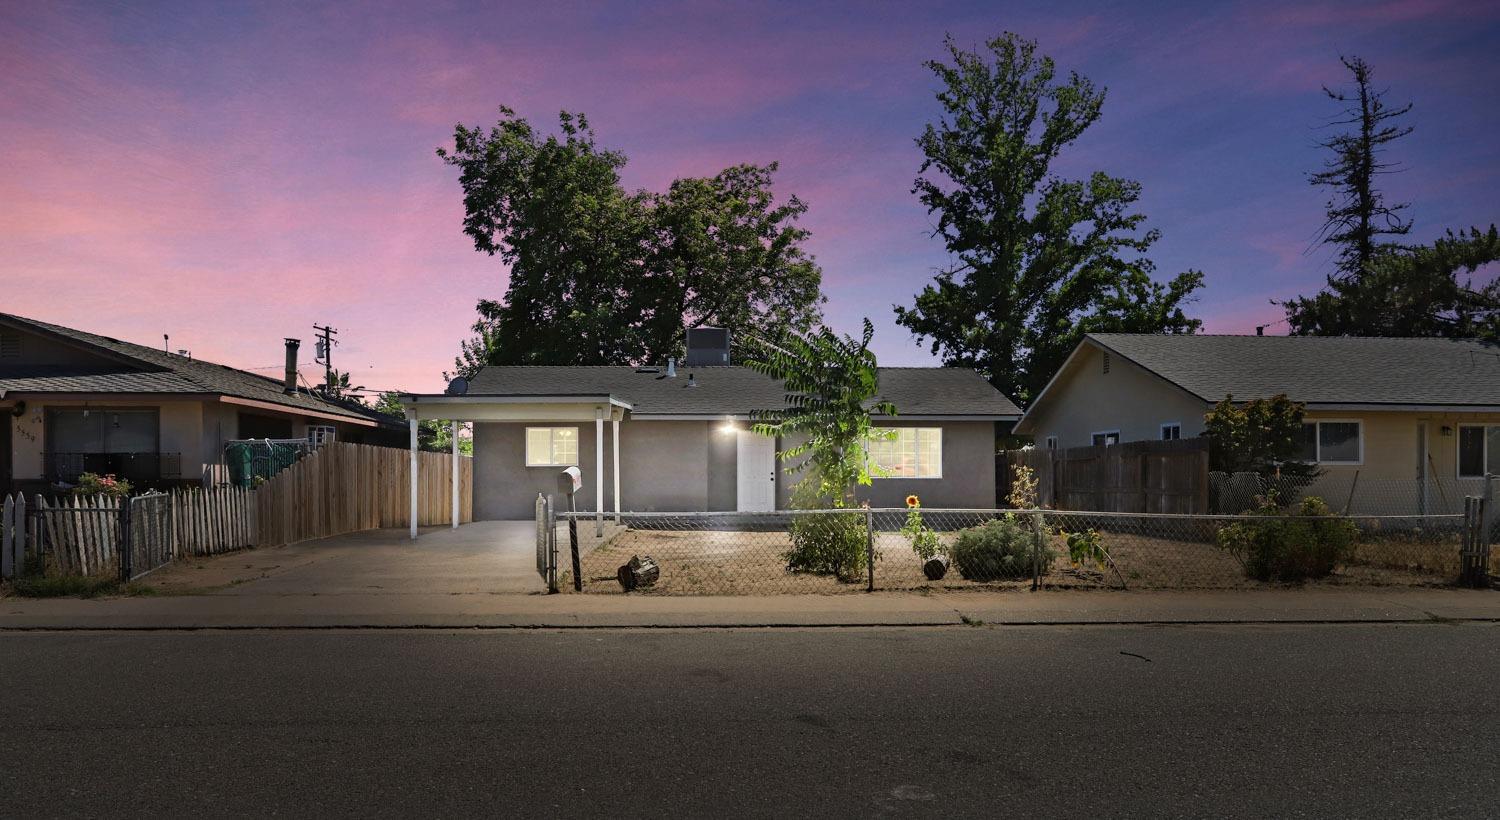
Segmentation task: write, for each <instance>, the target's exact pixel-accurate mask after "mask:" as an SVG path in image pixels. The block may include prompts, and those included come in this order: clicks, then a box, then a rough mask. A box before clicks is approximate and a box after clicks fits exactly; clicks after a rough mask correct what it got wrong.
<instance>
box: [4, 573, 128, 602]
mask: <svg viewBox="0 0 1500 820" xmlns="http://www.w3.org/2000/svg"><path fill="white" fill-rule="evenodd" d="M119 588H120V580H119V579H118V578H111V577H107V576H85V575H54V576H50V577H49V576H37V577H32V578H17V579H16V580H15V583H14V584H13V585H12V586H11V590H12V591H13V592H14V593H15V594H16V595H17V596H19V597H21V598H96V597H98V596H100V595H110V594H112V593H114V592H116V591H118V590H119Z"/></svg>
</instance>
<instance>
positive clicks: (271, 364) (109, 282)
mask: <svg viewBox="0 0 1500 820" xmlns="http://www.w3.org/2000/svg"><path fill="white" fill-rule="evenodd" d="M1145 6H1146V4H1140V3H1127V2H1119V3H1107V2H1092V3H1066V2H1057V1H1056V0H1051V1H1050V2H1044V3H1003V4H1002V3H946V4H943V3H910V2H899V3H889V4H847V5H832V4H828V5H808V4H803V3H788V4H775V5H770V4H768V5H763V6H758V7H754V8H752V7H750V5H749V4H745V5H743V6H741V5H729V4H724V5H717V4H706V3H673V4H665V3H664V4H654V5H648V4H639V5H638V4H616V5H602V4H597V5H596V4H568V3H536V2H531V3H521V4H514V5H513V6H510V7H509V8H501V7H499V5H498V4H475V5H472V6H470V5H466V4H452V3H424V4H420V8H419V4H399V3H398V4H392V5H391V6H390V7H389V8H387V9H385V10H375V9H373V8H372V6H371V4H358V5H354V4H351V5H346V6H329V7H324V8H322V9H310V8H305V7H304V8H297V9H293V8H291V7H290V5H289V4H253V5H244V4H234V5H232V6H231V4H227V3H222V4H221V3H200V4H183V5H177V4H134V3H131V4H121V3H107V2H95V3H89V4H84V5H79V6H76V7H68V6H65V5H63V4H59V3H19V2H10V3H5V4H4V5H3V6H0V275H3V283H4V290H3V294H4V295H3V297H0V310H3V311H6V312H14V313H19V314H22V315H27V316H31V317H34V318H39V319H43V320H48V321H54V322H58V323H62V324H66V325H70V326H74V327H79V328H83V329H86V330H92V331H95V332H100V333H106V334H109V335H113V336H117V337H120V338H124V339H128V340H131V341H136V342H140V343H144V344H159V343H160V341H161V334H162V333H164V332H166V333H171V334H172V342H173V347H187V348H190V349H192V351H193V352H194V354H195V355H197V356H200V357H203V358H209V359H214V360H217V361H222V362H224V363H226V364H233V365H237V366H242V367H251V368H255V367H261V368H265V370H264V372H267V373H273V374H274V371H275V368H276V366H277V362H278V361H279V360H280V347H281V338H282V337H283V336H298V337H301V338H303V339H304V340H307V341H309V342H310V340H311V328H310V326H311V325H312V324H313V323H314V322H320V323H321V322H331V323H332V324H333V325H334V326H335V327H337V328H339V329H340V330H341V331H342V335H341V337H340V338H341V340H342V341H343V344H342V346H341V347H340V348H338V350H337V354H336V355H337V357H338V359H337V364H339V366H340V367H341V368H345V369H349V370H351V371H352V372H353V376H354V379H355V381H356V382H357V383H363V384H365V385H368V386H370V387H378V388H396V387H399V388H404V389H417V390H427V389H436V388H438V387H439V386H440V380H439V373H440V371H442V370H444V369H446V368H448V367H449V366H450V364H451V361H452V357H453V354H454V352H456V349H457V345H458V341H459V339H460V338H462V337H463V336H464V335H465V334H466V330H467V326H468V325H469V323H470V322H471V321H472V317H473V305H474V302H475V300H476V299H478V298H480V297H499V296H501V295H502V294H503V293H504V291H505V270H504V269H503V268H502V267H501V266H500V264H499V263H498V262H497V261H496V260H494V259H491V258H489V257H486V256H483V255H482V254H479V253H476V252H475V251H474V250H473V249H472V245H471V243H470V241H469V240H468V239H467V238H466V237H464V236H463V235H462V234H461V233H460V219H461V217H462V205H461V202H460V193H459V189H458V185H457V182H456V181H455V177H454V174H453V172H452V170H451V169H448V168H446V167H444V166H443V165H442V163H441V162H440V161H439V160H438V159H437V157H436V156H435V155H434V153H433V149H434V148H435V147H436V146H437V145H439V144H443V143H445V142H447V141H448V140H449V138H450V136H451V133H452V128H453V124H454V123H455V122H456V121H463V122H465V123H469V124H478V123H483V124H486V125H487V124H489V123H491V122H493V121H494V118H495V113H494V112H495V106H496V105H498V104H500V103H505V104H508V105H510V106H512V107H513V108H515V109H517V110H518V111H519V112H520V113H521V114H522V115H523V116H527V117H529V118H531V119H532V120H533V121H534V122H537V123H538V124H541V125H544V126H547V127H551V125H552V124H553V123H554V122H555V117H556V112H557V110H558V109H560V108H567V109H570V110H575V111H583V112H585V113H587V114H588V115H589V117H590V118H591V120H592V121H593V123H594V127H595V129H596V131H597V132H598V134H599V138H600V141H601V142H602V143H603V144H605V145H607V146H610V147H615V148H619V149H621V150H623V151H625V153H626V154H627V155H629V157H630V158H631V163H630V165H629V166H628V167H627V168H626V170H625V181H626V184H627V185H628V186H630V187H648V188H653V189H660V188H663V187H664V186H665V185H666V184H667V183H668V182H669V181H670V180H671V179H672V178H673V177H676V176H687V175H710V174H713V173H714V172H716V171H717V170H719V169H720V168H722V167H723V166H726V165H729V164H733V163H736V162H761V163H764V162H770V161H772V160H777V161H780V163H781V168H782V171H781V174H780V176H779V178H778V188H779V190H780V192H781V193H782V194H783V195H785V194H790V193H796V194H797V195H798V196H800V197H802V198H803V199H804V200H806V201H807V202H808V203H809V204H810V205H811V210H810V212H809V213H808V215H807V217H806V220H805V224H806V226H807V227H808V228H809V229H810V230H811V231H812V240H811V243H810V247H811V249H812V251H813V252H814V254H815V255H816V256H817V258H818V261H819V263H820V264H821V265H822V267H823V273H824V290H825V292H826V293H827V295H828V300H829V302H828V305H827V309H826V312H827V318H828V320H829V322H830V323H831V324H832V325H833V326H835V327H837V328H839V329H841V330H845V331H853V330H855V329H857V327H858V322H859V319H860V317H862V316H869V317H870V318H871V319H872V320H874V321H875V323H876V327H877V331H876V349H877V352H878V353H879V355H880V359H881V361H882V362H883V363H886V364H921V363H927V362H929V361H931V357H930V356H929V354H928V353H927V351H926V350H925V349H924V348H922V347H919V346H918V345H917V344H916V343H915V342H914V340H913V339H912V337H911V336H910V335H909V334H908V333H907V332H906V331H905V330H904V329H902V328H899V327H897V326H896V325H895V324H894V322H893V321H892V314H891V307H890V306H891V304H892V303H897V302H900V303H908V302H909V301H910V299H911V297H912V295H913V294H914V293H915V292H917V291H918V290H919V289H920V288H921V286H922V285H923V284H924V283H925V282H927V281H928V280H929V278H930V275H931V271H932V270H933V269H934V268H936V267H939V266H941V265H943V264H944V263H945V261H946V255H945V253H944V251H943V249H942V247H941V244H940V243H939V242H938V241H937V240H934V239H931V238H929V237H928V235H927V234H928V231H929V229H930V220H929V219H928V217H927V215H926V214H925V213H924V211H923V209H922V207H921V206H920V204H919V203H917V201H916V199H915V197H913V196H912V195H911V194H910V187H911V181H912V178H913V177H914V175H915V173H916V171H917V167H918V165H919V163H920V157H919V154H918V152H917V150H916V148H915V146H914V144H913V138H914V137H915V136H916V135H917V134H918V133H919V132H920V131H921V128H922V126H923V124H924V123H925V122H927V121H928V120H929V119H931V118H933V117H935V116H936V115H937V113H938V112H937V107H936V102H935V101H934V99H933V96H932V94H933V81H932V79H931V76H930V74H929V73H928V72H927V71H926V69H924V68H923V67H922V65H921V62H922V61H923V60H924V59H927V58H930V57H936V56H939V54H940V50H941V41H942V37H943V34H944V33H945V32H951V33H953V34H954V36H955V37H957V38H958V40H959V41H960V42H961V43H965V44H974V45H977V44H979V43H980V42H982V41H983V40H984V39H986V38H988V37H990V36H993V35H995V34H998V33H999V32H1001V31H1004V30H1007V29H1008V30H1013V31H1016V32H1019V33H1021V34H1023V35H1025V36H1028V37H1033V38H1036V39H1038V40H1040V42H1041V48H1042V50H1043V51H1044V52H1046V53H1048V54H1051V55H1052V56H1053V57H1055V58H1056V59H1057V60H1058V62H1059V64H1060V66H1062V67H1063V68H1064V69H1076V70H1078V71H1079V72H1081V73H1083V74H1086V75H1087V76H1089V77H1090V78H1092V79H1093V80H1094V81H1095V82H1096V83H1097V84H1099V85H1103V86H1107V87H1108V89H1109V97H1108V100H1107V102H1106V104H1105V109H1104V116H1103V118H1102V120H1101V121H1100V123H1099V124H1098V125H1096V126H1095V128H1094V129H1093V130H1091V131H1090V132H1089V133H1088V134H1087V135H1086V136H1085V137H1084V139H1083V140H1081V141H1080V143H1079V144H1078V145H1077V147H1076V148H1075V149H1074V150H1073V151H1072V152H1071V153H1070V154H1069V155H1068V156H1067V157H1066V158H1065V161H1064V163H1063V167H1062V168H1061V169H1060V170H1061V171H1063V172H1064V173H1068V174H1083V173H1087V172H1089V171H1092V170H1095V169H1098V170H1104V171H1107V172H1109V173H1111V174H1116V175H1121V176H1127V177H1132V178H1135V179H1137V180H1139V181H1141V183H1142V184H1143V185H1144V187H1145V195H1144V198H1143V203H1142V210H1143V211H1144V212H1145V213H1146V214H1148V215H1149V217H1150V220H1151V221H1150V224H1151V225H1153V226H1155V227H1157V228H1160V229H1161V231H1162V234H1163V236H1162V240H1161V242H1160V243H1159V244H1158V245H1157V248H1156V251H1155V254H1154V258H1155V259H1156V261H1157V262H1158V265H1159V272H1160V273H1161V274H1163V275H1171V274H1173V273H1176V272H1177V271H1180V270H1182V269H1185V268H1188V267H1197V268H1201V269H1203V270H1204V271H1205V272H1206V273H1207V280H1208V284H1207V287H1206V289H1205V290H1204V291H1203V292H1202V295H1201V298H1200V300H1199V301H1198V303H1197V304H1195V305H1194V306H1193V312H1194V313H1195V314H1196V315H1198V316H1200V317H1202V318H1204V319H1205V320H1206V322H1207V329H1208V330H1210V331H1214V332H1224V333H1246V332H1253V327H1254V326H1255V325H1256V324H1260V323H1265V322H1271V321H1275V320H1277V319H1279V318H1280V316H1281V312H1280V310H1279V309H1278V308H1276V307H1274V306H1271V305H1269V304H1268V303H1267V300H1269V299H1272V298H1282V297H1288V296H1292V295H1296V294H1298V293H1303V292H1310V291H1312V290H1314V289H1315V288H1316V287H1317V286H1318V284H1319V283H1321V281H1322V279H1323V276H1324V275H1325V274H1326V273H1327V271H1328V270H1329V254H1328V253H1327V252H1325V251H1315V252H1312V253H1308V252H1306V251H1307V248H1308V243H1309V239H1310V238H1311V236H1312V235H1313V233H1314V231H1315V230H1316V229H1317V227H1318V224H1319V221H1320V213H1321V207H1322V201H1323V194H1322V193H1321V192H1319V191H1316V190H1314V189H1312V188H1310V187H1309V186H1308V185H1307V184H1306V182H1305V174H1306V172H1308V171H1310V170H1312V169H1314V168H1316V167H1317V165H1318V163H1319V162H1320V161H1321V160H1322V156H1321V154H1320V153H1319V152H1318V151H1317V150H1316V149H1315V148H1314V142H1315V141H1316V140H1317V139H1318V137H1319V133H1320V132H1319V130H1318V129H1317V125H1318V124H1319V123H1320V122H1321V121H1323V120H1324V119H1325V118H1326V117H1327V116H1328V115H1330V114H1331V113H1333V109H1332V108H1331V104H1330V103H1329V102H1328V101H1327V100H1325V99H1324V98H1323V97H1322V93H1321V92H1320V91H1319V86H1320V85H1322V84H1325V83H1332V84H1340V83H1343V82H1344V80H1345V76H1344V74H1343V71H1342V68H1341V67H1340V66H1339V64H1338V60H1337V58H1338V55H1339V54H1340V53H1348V54H1359V55H1361V56H1363V57H1365V58H1366V59H1367V60H1368V61H1370V62H1371V63H1372V64H1373V65H1374V66H1375V69H1376V72H1377V79H1378V80H1380V81H1381V82H1382V83H1389V84H1390V85H1391V86H1393V93H1392V99H1393V100H1395V101H1398V102H1401V101H1407V100H1410V101H1412V102H1414V103H1415V104H1416V109H1415V111H1414V112H1413V114H1412V116H1411V118H1410V122H1411V124H1412V125H1414V126H1416V129H1417V130H1416V133H1414V134H1413V135H1412V136H1411V137H1409V138H1407V139H1406V140H1404V141H1403V143H1402V144H1400V145H1399V146H1398V148H1397V153H1396V156H1397V157H1399V158H1400V159H1402V160H1404V161H1405V163H1406V165H1407V166H1408V168H1409V170H1408V171H1407V172H1405V173H1404V174H1401V175H1399V176H1397V177H1394V178H1389V179H1388V180H1387V181H1386V188H1387V191H1388V193H1389V194H1390V196H1391V197H1392V198H1395V199H1403V200H1410V201H1412V202H1413V203H1414V206H1413V209H1412V215H1413V217H1414V218H1415V221H1416V227H1415V229H1414V230H1413V238H1414V239H1417V240H1422V241H1426V240H1429V239H1431V238H1432V237H1434V236H1435V235H1437V234H1440V233H1441V232H1442V229H1444V228H1447V227H1455V228H1457V227H1467V226H1469V225H1484V226H1487V225H1489V224H1490V223H1491V222H1497V221H1500V196H1497V194H1496V191H1497V190H1500V139H1497V137H1496V135H1497V134H1500V105H1496V97H1495V89H1496V88H1497V87H1500V4H1496V3H1464V2H1445V1H1444V0H1392V1H1391V2H1381V0H1365V1H1364V2H1357V3H1347V4H1332V3H1330V4H1320V5H1318V6H1317V7H1316V8H1314V7H1313V5H1312V4H1309V3H1298V2H1291V3H1272V2H1264V1H1261V2H1245V3H1225V4H1209V3H1182V4H1180V5H1179V7H1177V8H1169V7H1167V6H1166V5H1165V4H1155V5H1153V6H1152V9H1153V10H1151V11H1145V10H1143V9H1144V7H1145ZM230 9H232V10H230ZM1278 329H1280V328H1279V327H1278V328H1273V332H1275V330H1278ZM310 347H311V345H310V343H309V344H307V345H305V346H304V350H310ZM308 357H309V358H310V357H311V354H310V353H308ZM305 372H306V373H307V374H308V375H309V376H311V375H312V374H313V373H314V371H313V369H312V368H311V367H309V368H308V369H307V370H306V371H305Z"/></svg>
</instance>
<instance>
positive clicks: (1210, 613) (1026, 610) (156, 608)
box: [0, 588, 1500, 631]
mask: <svg viewBox="0 0 1500 820" xmlns="http://www.w3.org/2000/svg"><path fill="white" fill-rule="evenodd" d="M1450 620H1451V621H1500V593H1496V592H1493V591H1483V590H1457V589H1453V590H1449V589H1421V590H1413V589H1396V588H1391V589H1378V590H1295V589H1293V590H1253V591H1222V592H1104V591H1099V592H1040V593H1024V592H1022V593H998V594H997V593H943V594H931V595H923V594H913V593H880V592H876V593H870V594H868V595H829V596H812V595H808V596H789V595H786V596H765V597H670V598H669V597H650V596H628V597H627V596H622V595H568V594H563V595H503V594H484V593H480V594H442V595H435V594H425V593H406V594H380V593H369V594H336V595H284V596H256V597H253V598H250V597H240V596H231V595H192V596H168V597H144V598H113V599H100V600H78V599H49V600H32V599H24V598H5V599H0V631H6V630H35V629H254V628H359V627H368V628H549V627H556V628H587V627H606V628H607V627H614V628H620V627H694V626H704V627H730V626H738V627H778V626H786V627H795V626H957V625H960V624H964V623H970V624H980V623H982V624H985V625H993V626H1007V625H1041V624H1210V623H1212V624H1219V623H1224V624H1235V623H1246V624H1287V623H1381V622H1386V623H1403V622H1405V623H1410V622H1430V621H1450Z"/></svg>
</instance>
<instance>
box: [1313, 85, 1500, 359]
mask: <svg viewBox="0 0 1500 820" xmlns="http://www.w3.org/2000/svg"><path fill="white" fill-rule="evenodd" d="M1340 59H1341V61H1342V62H1343V64H1344V67H1345V68H1347V69H1348V70H1349V73H1350V74H1351V75H1352V76H1353V78H1354V89H1353V90H1352V91H1349V92H1340V91H1332V90H1330V89H1328V88H1324V89H1323V90H1324V93H1326V94H1327V95H1328V96H1329V98H1330V99H1333V100H1336V101H1338V102H1340V103H1343V104H1344V105H1345V108H1344V111H1343V113H1342V114H1341V115H1339V117H1338V118H1336V119H1335V120H1334V124H1335V125H1339V126H1345V127H1347V128H1348V130H1347V131H1345V132H1343V133H1340V134H1337V135H1335V136H1333V137H1331V138H1329V139H1328V140H1325V141H1323V142H1322V143H1320V145H1321V146H1322V147H1323V148H1326V149H1327V150H1329V151H1330V152H1332V156H1331V157H1330V158H1329V159H1328V161H1327V163H1326V164H1325V166H1324V169H1323V170H1322V171H1320V172H1318V173H1315V174H1311V175H1310V176H1309V181H1311V182H1312V184H1313V185H1316V186H1320V187H1328V188H1331V189H1332V190H1333V196H1332V198H1331V199H1330V200H1329V202H1328V207H1327V219H1326V221H1325V222H1324V223H1323V227H1322V230H1321V231H1320V232H1319V237H1320V239H1321V240H1322V241H1323V242H1325V243H1328V244H1330V245H1333V246H1334V247H1336V248H1337V249H1338V257H1337V270H1336V271H1335V272H1334V273H1333V274H1332V275H1330V276H1329V277H1328V285H1327V287H1326V288H1324V289H1323V290H1322V291H1321V292H1319V293H1316V294H1314V295H1312V296H1301V297H1297V298H1295V299H1291V300H1288V301H1287V302H1286V303H1285V304H1284V307H1285V309H1286V316H1287V323H1288V325H1289V326H1290V329H1291V332H1292V333H1293V334H1300V335H1308V336H1443V337H1478V338H1485V339H1490V340H1496V339H1497V337H1500V284H1497V283H1496V282H1493V281H1492V282H1489V283H1487V284H1483V285H1479V286H1476V285H1475V283H1474V281H1473V277H1472V274H1473V273H1474V272H1475V271H1476V270H1477V269H1479V268H1481V267H1483V266H1485V265H1487V264H1489V263H1492V262H1495V261H1500V235H1497V234H1496V230H1495V227H1494V226H1493V225H1492V226H1490V229H1489V231H1482V230H1480V229H1478V228H1470V229H1469V230H1468V231H1458V232H1454V231H1451V230H1450V231H1448V232H1447V234H1446V235H1445V236H1443V237H1442V238H1440V239H1438V240H1437V241H1436V242H1434V243H1432V244H1431V245H1426V246H1411V245H1406V244H1400V243H1397V242H1393V241H1386V240H1385V239H1383V238H1384V237H1399V236H1405V235H1406V234H1407V232H1408V231H1410V230H1411V221H1410V220H1409V219H1407V218H1406V217H1405V216H1404V215H1403V212H1405V211H1406V210H1407V208H1408V204H1407V203H1397V204H1390V203H1388V202H1387V201H1386V198H1385V195H1384V194H1383V193H1382V192H1381V191H1380V190H1379V188H1377V187H1376V182H1377V180H1378V178H1379V177H1381V176H1383V175H1386V174H1391V173H1395V172H1396V171H1397V170H1399V163H1396V162H1393V161H1390V160H1388V159H1386V158H1385V157H1384V156H1383V153H1384V151H1385V149H1386V146H1389V145H1390V144H1391V143H1393V142H1395V141H1396V140H1399V139H1401V138H1402V137H1404V136H1406V135H1407V134H1410V133H1411V131H1412V129H1411V127H1410V126H1406V125H1402V124H1400V122H1399V119H1400V118H1401V117H1403V116H1404V115H1406V114H1407V113H1408V112H1409V111H1411V105H1410V104H1407V105H1402V106H1399V107H1396V108H1391V107H1390V106H1388V105H1386V103H1385V95H1386V92H1385V91H1384V90H1380V91H1377V90H1375V89H1374V88H1373V87H1372V85H1371V70H1370V66H1369V64H1368V63H1366V62H1365V61H1364V60H1361V59H1360V58H1358V57H1351V58H1340ZM1460 277H1463V278H1460Z"/></svg>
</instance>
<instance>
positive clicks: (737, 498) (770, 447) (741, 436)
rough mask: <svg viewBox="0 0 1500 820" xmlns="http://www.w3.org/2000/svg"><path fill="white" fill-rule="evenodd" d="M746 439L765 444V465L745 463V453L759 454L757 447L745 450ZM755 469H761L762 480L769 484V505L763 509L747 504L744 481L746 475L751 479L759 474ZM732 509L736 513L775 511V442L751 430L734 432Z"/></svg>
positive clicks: (746, 488)
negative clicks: (753, 439)
mask: <svg viewBox="0 0 1500 820" xmlns="http://www.w3.org/2000/svg"><path fill="white" fill-rule="evenodd" d="M747 437H753V438H755V439H759V440H760V441H762V442H764V443H765V446H764V449H765V463H764V464H763V465H751V464H748V463H747V459H746V453H747V452H757V453H758V452H759V450H760V449H761V448H760V446H759V445H757V446H756V447H754V448H747V447H746V446H745V442H746V440H747ZM757 467H763V469H764V471H765V475H764V478H765V479H766V481H767V482H768V483H769V484H770V492H769V505H768V506H765V507H764V508H762V507H760V506H758V505H752V504H749V503H747V498H746V492H747V490H748V487H747V486H746V483H745V479H746V477H747V474H749V476H750V477H751V478H752V479H753V478H754V474H755V473H758V472H760V469H756V468H757ZM734 509H735V511H736V512H773V511H775V509H776V440H775V439H773V438H769V437H767V436H762V435H760V434H759V433H756V432H754V431H752V430H745V429H740V430H736V431H735V437H734Z"/></svg>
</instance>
